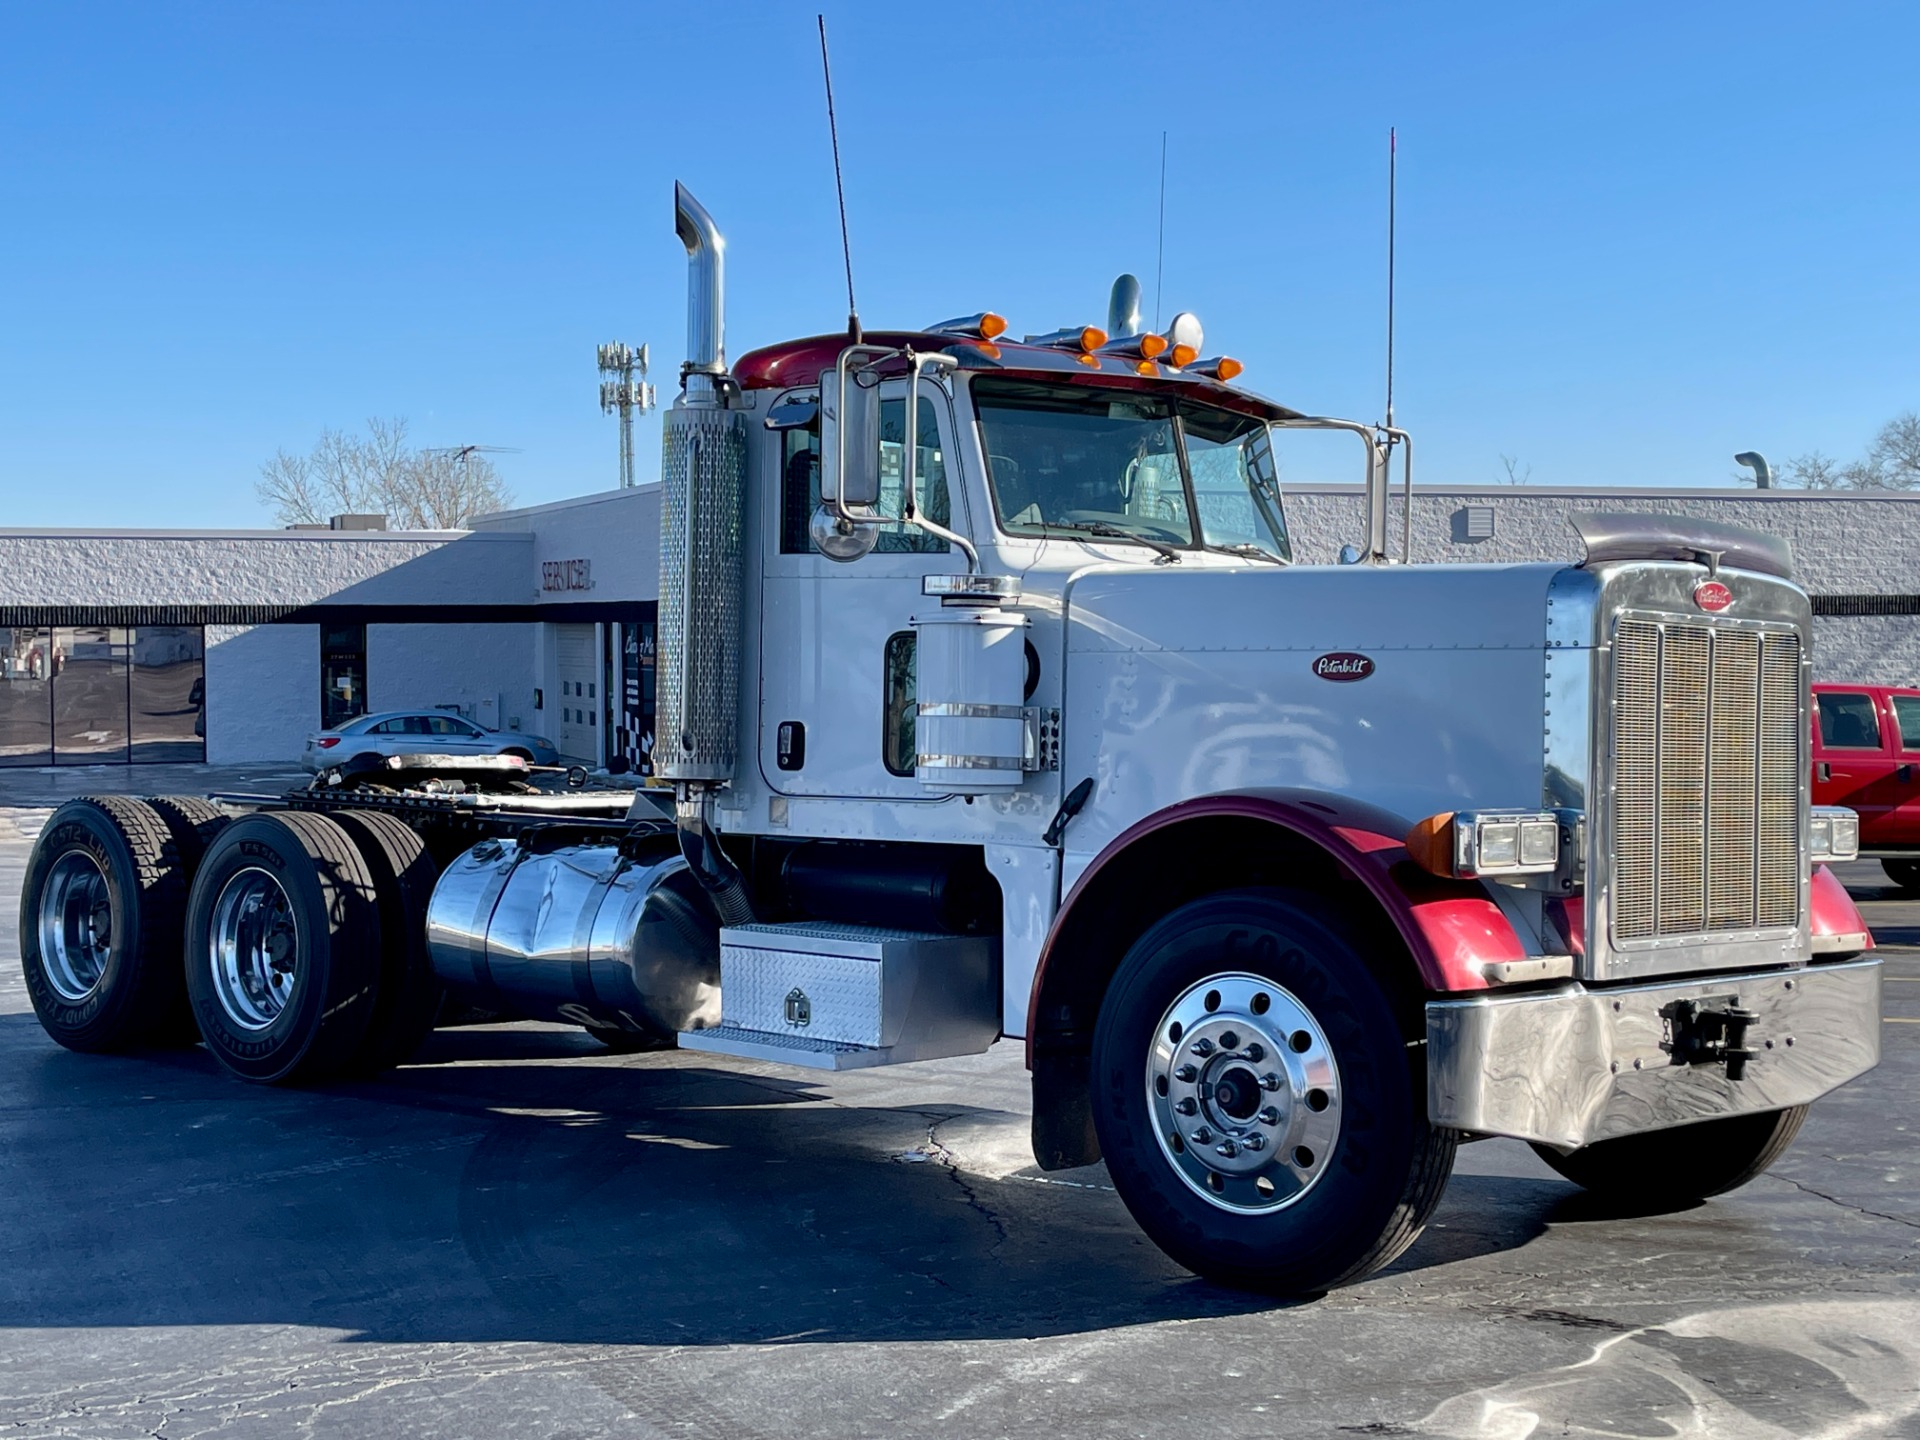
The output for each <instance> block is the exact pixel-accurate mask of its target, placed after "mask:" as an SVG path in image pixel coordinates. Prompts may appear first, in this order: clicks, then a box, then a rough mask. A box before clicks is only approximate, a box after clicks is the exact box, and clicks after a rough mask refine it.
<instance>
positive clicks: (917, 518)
mask: <svg viewBox="0 0 1920 1440" xmlns="http://www.w3.org/2000/svg"><path fill="white" fill-rule="evenodd" d="M959 368H960V362H959V361H958V360H956V359H954V358H953V356H951V355H946V354H942V353H941V352H939V351H935V352H933V353H932V354H920V353H918V352H916V351H913V350H908V351H907V444H906V451H905V454H904V455H903V456H902V457H901V461H900V479H901V487H900V488H901V495H900V518H901V519H902V520H903V521H905V522H906V523H907V524H909V525H915V526H918V527H919V528H920V529H922V530H924V531H926V532H927V533H928V534H929V535H933V536H936V537H937V538H939V539H941V540H944V541H946V542H947V543H948V544H949V545H951V546H953V547H954V548H955V549H956V550H958V551H959V552H960V553H961V554H963V555H965V556H966V557H967V573H968V574H969V575H972V574H974V573H975V572H977V571H978V570H979V569H980V552H979V551H977V550H975V549H974V548H973V542H972V541H970V540H968V539H967V537H966V536H964V535H961V534H958V533H956V532H955V531H952V530H949V529H947V527H946V526H944V525H938V524H935V523H934V522H933V521H931V520H929V519H927V518H926V517H925V516H924V515H922V514H921V513H920V503H919V498H918V496H917V494H916V493H915V490H916V485H917V482H918V478H919V477H918V473H917V471H918V467H919V463H920V376H921V375H922V374H923V373H924V372H925V371H927V370H938V371H942V372H945V373H949V374H950V373H952V372H953V371H955V370H958V369H959Z"/></svg>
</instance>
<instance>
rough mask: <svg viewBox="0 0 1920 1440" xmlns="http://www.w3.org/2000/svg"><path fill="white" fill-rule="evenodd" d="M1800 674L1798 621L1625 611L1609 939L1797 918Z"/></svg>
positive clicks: (1617, 644) (1760, 926)
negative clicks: (1790, 625) (1764, 626)
mask: <svg viewBox="0 0 1920 1440" xmlns="http://www.w3.org/2000/svg"><path fill="white" fill-rule="evenodd" d="M1800 686H1801V681H1800V638H1799V636H1798V635H1797V634H1795V633H1793V632H1787V631H1771V630H1768V631H1761V630H1753V629H1735V628H1732V627H1726V626H1711V625H1697V624H1687V623H1685V622H1681V621H1655V620H1638V619H1627V620H1622V621H1621V622H1620V625H1619V627H1618V629H1617V630H1616V631H1615V634H1614V646H1613V736H1612V749H1613V764H1614V789H1613V839H1614V877H1613V913H1612V925H1613V938H1614V941H1615V942H1616V943H1621V942H1633V941H1653V940H1666V939H1672V938H1676V937H1686V936H1691V935H1700V936H1710V935H1714V934H1724V933H1728V932H1741V931H1753V930H1770V929H1787V928H1791V927H1792V926H1793V925H1794V924H1796V923H1797V921H1798V920H1799V906H1800V830H1801V821H1800V794H1801V779H1802V776H1801V770H1802V767H1803V764H1804V761H1803V759H1802V755H1801V746H1800Z"/></svg>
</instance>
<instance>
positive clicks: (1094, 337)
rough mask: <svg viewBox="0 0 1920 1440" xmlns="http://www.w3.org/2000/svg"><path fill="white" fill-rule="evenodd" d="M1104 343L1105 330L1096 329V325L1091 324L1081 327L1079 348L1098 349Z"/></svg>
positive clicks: (1105, 337)
mask: <svg viewBox="0 0 1920 1440" xmlns="http://www.w3.org/2000/svg"><path fill="white" fill-rule="evenodd" d="M1106 343H1107V332H1106V331H1104V330H1101V329H1098V328H1097V327H1095V326H1092V325H1085V326H1082V327H1081V329H1080V348H1081V349H1082V350H1098V349H1099V348H1100V347H1101V346H1102V345H1104V344H1106Z"/></svg>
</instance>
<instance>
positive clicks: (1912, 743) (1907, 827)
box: [1879, 690, 1920, 846]
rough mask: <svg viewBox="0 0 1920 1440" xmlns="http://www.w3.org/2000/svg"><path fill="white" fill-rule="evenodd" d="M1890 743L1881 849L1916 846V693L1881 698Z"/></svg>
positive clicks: (1919, 741)
mask: <svg viewBox="0 0 1920 1440" xmlns="http://www.w3.org/2000/svg"><path fill="white" fill-rule="evenodd" d="M1882 703H1883V704H1884V705H1885V707H1886V710H1885V715H1886V718H1887V720H1888V721H1889V722H1890V723H1889V724H1888V726H1887V729H1888V733H1889V735H1890V737H1891V738H1892V741H1893V758H1894V767H1893V777H1892V781H1891V783H1890V785H1889V788H1888V797H1887V798H1888V807H1889V808H1888V812H1887V815H1886V818H1885V820H1884V821H1882V832H1883V834H1884V835H1885V837H1886V838H1885V839H1883V840H1881V841H1880V842H1879V843H1880V844H1883V845H1900V846H1913V845H1920V691H1915V690H1889V691H1887V692H1886V693H1885V695H1884V696H1883V697H1882Z"/></svg>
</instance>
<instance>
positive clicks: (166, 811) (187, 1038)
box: [146, 795, 229, 1045]
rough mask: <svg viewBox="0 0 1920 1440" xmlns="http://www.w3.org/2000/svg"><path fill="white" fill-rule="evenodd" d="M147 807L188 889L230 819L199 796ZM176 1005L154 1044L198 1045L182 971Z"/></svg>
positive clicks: (156, 798)
mask: <svg viewBox="0 0 1920 1440" xmlns="http://www.w3.org/2000/svg"><path fill="white" fill-rule="evenodd" d="M146 803H147V805H148V806H150V807H151V808H152V810H153V812H154V814H156V815H158V816H159V817H160V823H161V824H163V825H165V826H166V827H167V829H168V831H169V832H170V833H171V834H172V836H173V843H174V845H175V846H176V847H178V849H179V853H180V875H181V880H182V883H183V884H184V885H186V886H188V887H191V886H192V884H193V877H194V874H195V873H196V872H197V871H198V870H199V869H200V861H201V860H202V859H203V858H204V857H205V856H206V853H207V847H208V846H209V845H211V844H212V843H213V838H214V836H216V835H218V834H219V833H220V832H221V831H222V830H224V829H225V828H226V826H227V820H228V818H229V817H228V816H227V814H226V813H225V812H224V811H222V810H221V809H220V808H219V807H218V806H217V805H215V804H214V803H213V802H212V801H210V800H203V799H201V798H200V797H199V796H198V795H152V796H148V797H147V800H146ZM183 914H184V912H183ZM183 925H184V920H183ZM183 939H184V937H183ZM175 1001H176V1003H175V1006H174V1011H173V1013H172V1015H170V1016H169V1017H167V1018H166V1019H165V1020H163V1021H161V1022H160V1024H159V1025H158V1026H157V1027H156V1028H155V1031H154V1037H153V1038H154V1040H155V1042H156V1043H159V1044H171V1045H195V1044H198V1043H199V1041H200V1026H199V1025H198V1024H197V1023H196V1022H195V1020H194V1018H193V1002H192V1001H191V1000H189V999H188V998H187V981H186V974H185V972H184V971H183V972H182V974H181V977H180V984H179V987H178V988H177V990H176V991H175Z"/></svg>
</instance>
